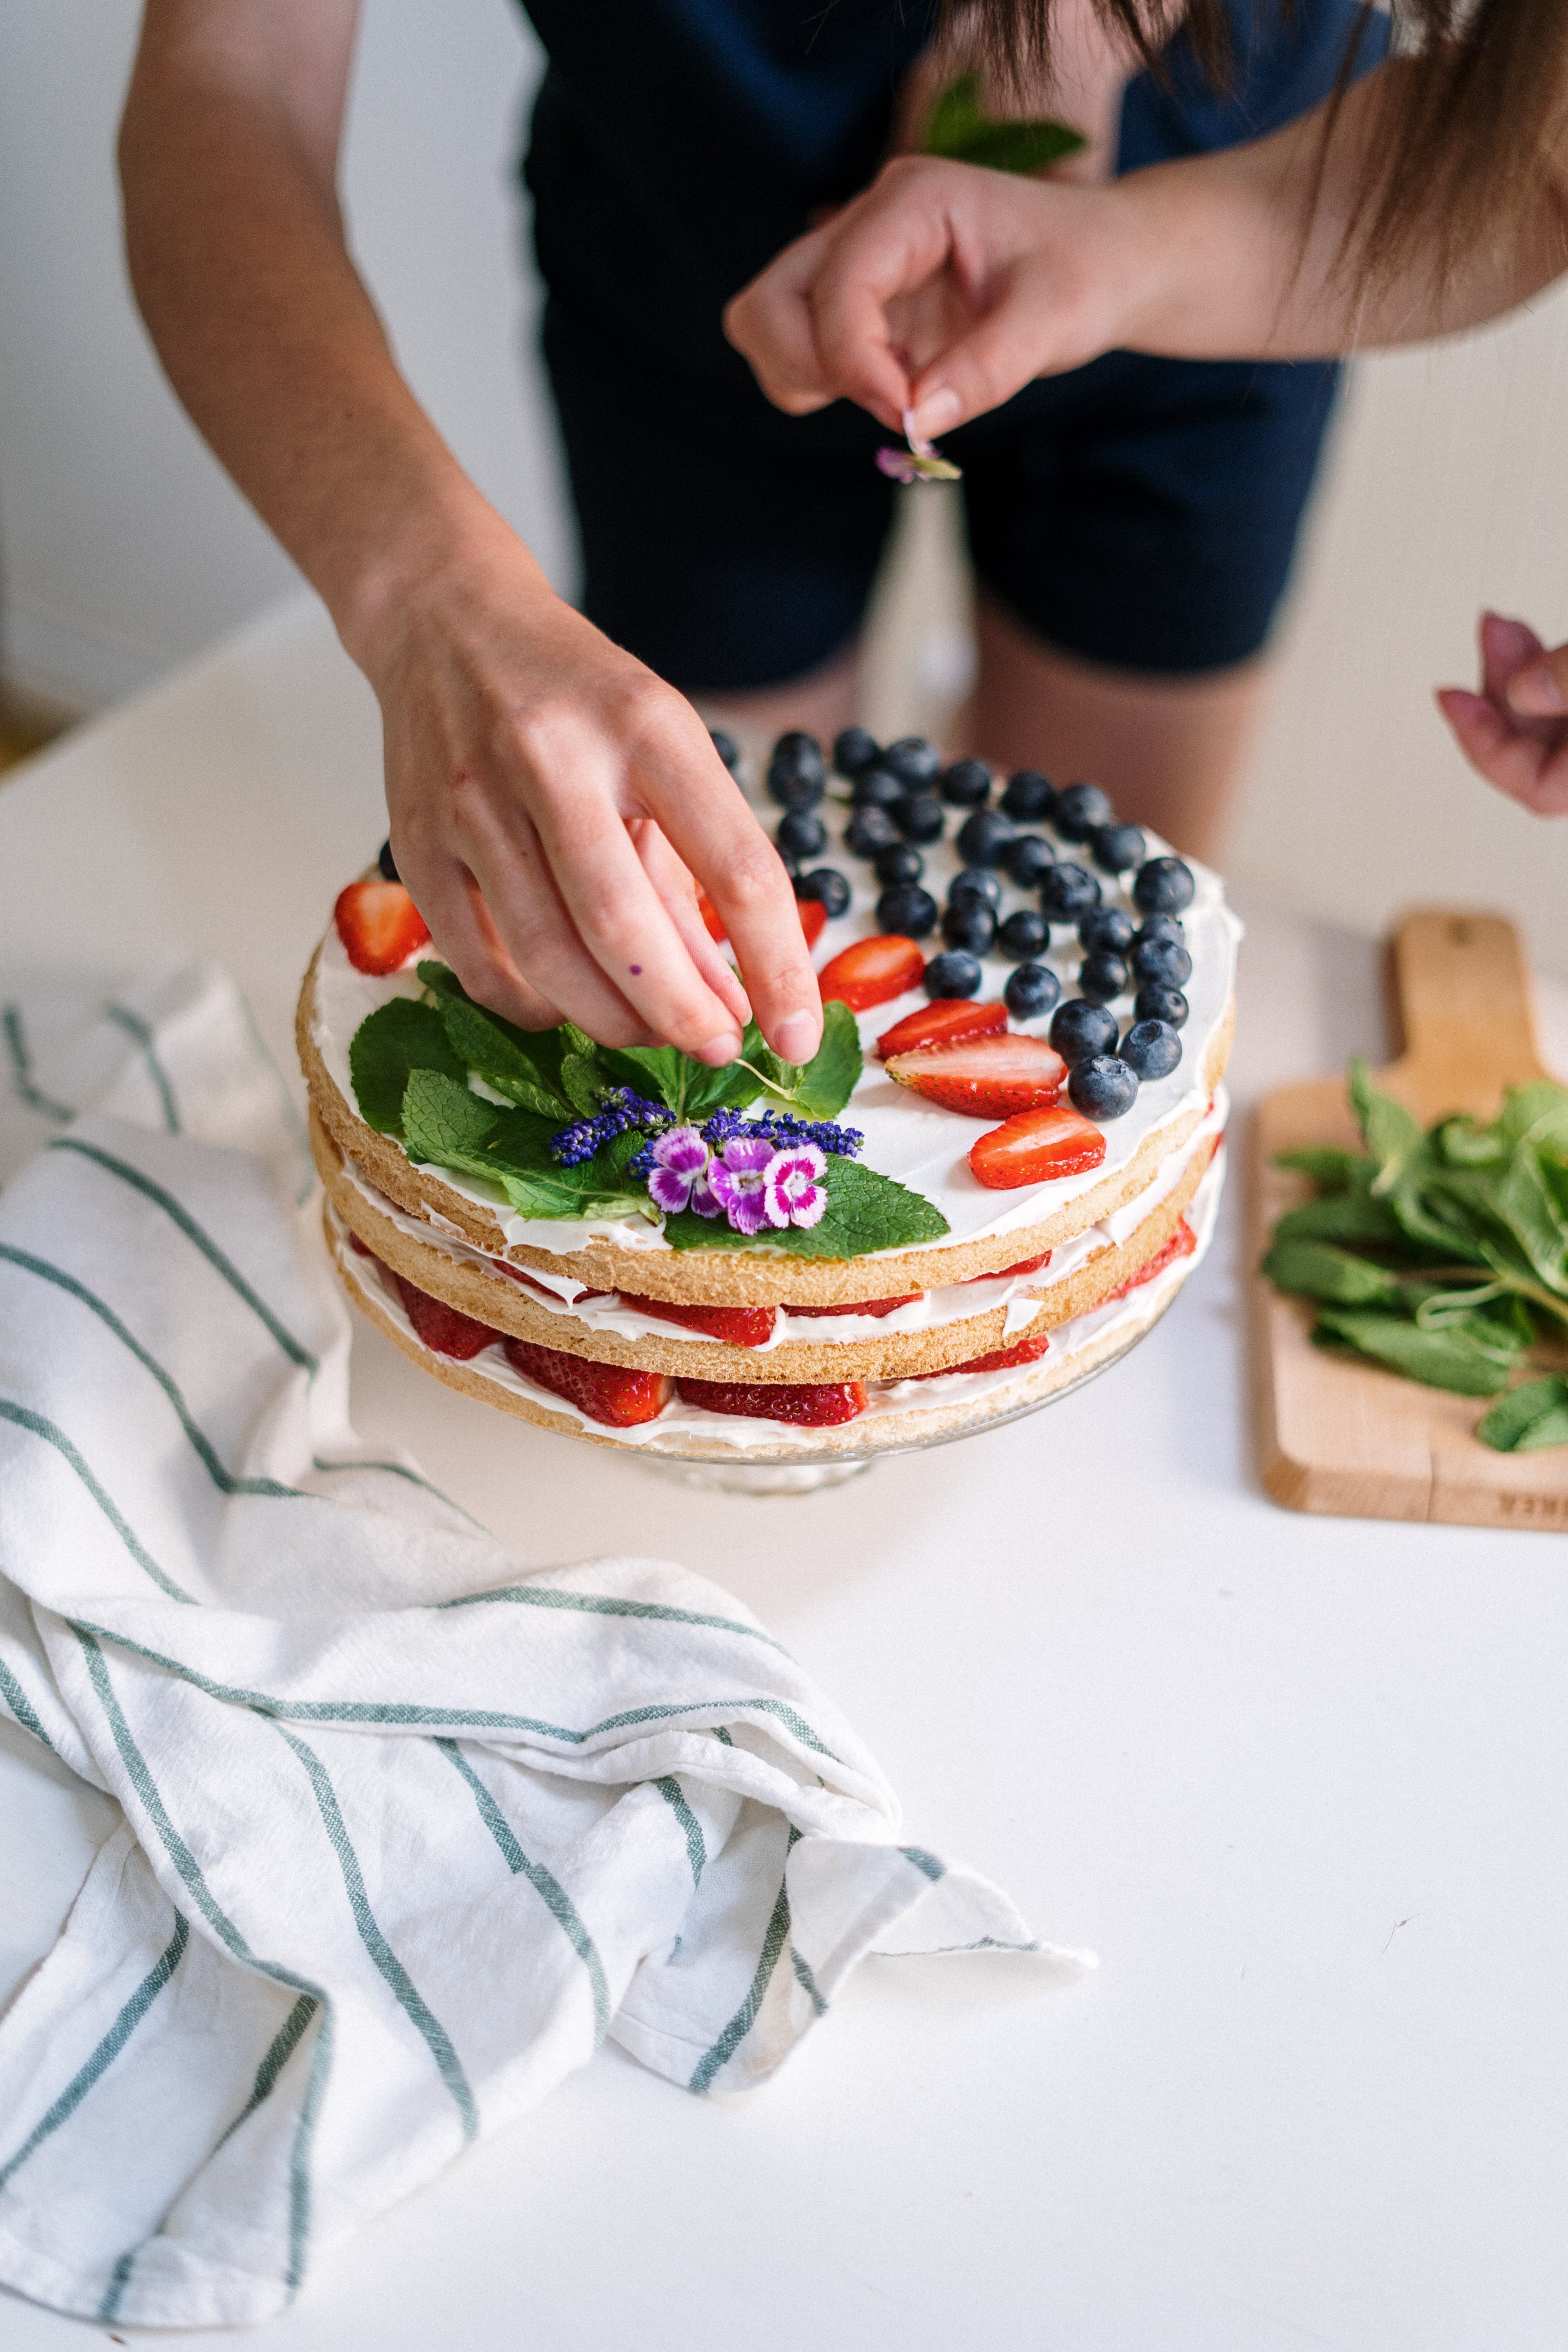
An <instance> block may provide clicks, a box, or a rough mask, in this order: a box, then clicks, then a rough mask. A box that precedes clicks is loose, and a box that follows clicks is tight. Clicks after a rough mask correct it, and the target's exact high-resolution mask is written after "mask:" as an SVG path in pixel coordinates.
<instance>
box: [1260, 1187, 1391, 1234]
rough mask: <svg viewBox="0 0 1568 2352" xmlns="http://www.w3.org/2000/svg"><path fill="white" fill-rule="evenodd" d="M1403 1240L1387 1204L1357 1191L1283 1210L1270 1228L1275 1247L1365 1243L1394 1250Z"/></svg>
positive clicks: (1339, 1193)
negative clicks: (1281, 1244)
mask: <svg viewBox="0 0 1568 2352" xmlns="http://www.w3.org/2000/svg"><path fill="white" fill-rule="evenodd" d="M1404 1238H1405V1235H1404V1228H1403V1227H1402V1226H1401V1224H1400V1223H1399V1220H1398V1218H1397V1217H1396V1216H1395V1215H1394V1212H1393V1210H1392V1209H1391V1208H1390V1207H1389V1205H1388V1203H1387V1202H1386V1201H1378V1200H1374V1199H1373V1196H1372V1194H1371V1193H1370V1192H1363V1191H1362V1190H1360V1189H1359V1188H1358V1189H1357V1190H1355V1191H1353V1192H1331V1193H1330V1194H1329V1195H1328V1197H1327V1199H1326V1200H1321V1201H1304V1202H1302V1204H1301V1206H1300V1208H1299V1209H1287V1210H1286V1212H1285V1213H1284V1215H1283V1216H1282V1217H1281V1218H1280V1219H1279V1223H1278V1224H1277V1225H1276V1226H1275V1228H1274V1239H1275V1241H1276V1243H1279V1242H1294V1241H1303V1242H1305V1241H1314V1242H1366V1243H1370V1244H1373V1245H1375V1246H1377V1247H1379V1248H1385V1249H1397V1248H1398V1246H1399V1244H1400V1243H1401V1242H1402V1241H1403V1240H1404Z"/></svg>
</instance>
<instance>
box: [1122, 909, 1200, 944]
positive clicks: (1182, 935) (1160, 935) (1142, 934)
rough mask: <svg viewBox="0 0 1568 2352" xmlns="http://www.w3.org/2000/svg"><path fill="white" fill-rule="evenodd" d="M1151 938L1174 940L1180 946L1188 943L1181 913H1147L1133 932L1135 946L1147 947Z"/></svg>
mask: <svg viewBox="0 0 1568 2352" xmlns="http://www.w3.org/2000/svg"><path fill="white" fill-rule="evenodd" d="M1150 940H1175V942H1176V945H1177V946H1178V947H1179V948H1182V947H1185V945H1186V943H1187V935H1186V932H1185V931H1184V929H1182V919H1181V917H1180V916H1179V915H1146V916H1145V917H1144V919H1143V920H1142V923H1140V925H1139V926H1138V929H1136V930H1135V931H1134V932H1133V934H1132V944H1133V946H1134V947H1135V948H1142V947H1147V946H1148V944H1149V942H1150Z"/></svg>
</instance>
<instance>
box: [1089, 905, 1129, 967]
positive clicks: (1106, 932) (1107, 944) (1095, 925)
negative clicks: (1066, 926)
mask: <svg viewBox="0 0 1568 2352" xmlns="http://www.w3.org/2000/svg"><path fill="white" fill-rule="evenodd" d="M1078 938H1079V946H1080V947H1081V948H1083V949H1084V950H1085V951H1086V952H1087V953H1088V954H1090V955H1092V954H1094V953H1095V951H1096V950H1100V953H1102V954H1104V955H1115V956H1124V955H1125V954H1126V953H1127V950H1128V949H1129V948H1130V947H1131V944H1132V925H1131V922H1130V921H1129V920H1128V918H1127V917H1126V916H1125V915H1124V914H1123V913H1122V912H1121V908H1119V907H1091V908H1089V912H1088V914H1087V915H1086V916H1085V917H1084V919H1083V920H1082V922H1081V923H1080V924H1079V927H1078Z"/></svg>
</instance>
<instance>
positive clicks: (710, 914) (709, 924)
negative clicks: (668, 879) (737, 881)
mask: <svg viewBox="0 0 1568 2352" xmlns="http://www.w3.org/2000/svg"><path fill="white" fill-rule="evenodd" d="M795 906H796V907H797V908H798V909H799V912H800V928H801V929H802V930H803V931H804V932H805V944H806V946H807V947H808V948H814V947H815V946H816V942H817V940H819V939H820V938H821V937H822V931H823V926H824V924H825V923H826V920H827V909H826V907H825V906H824V905H823V903H822V901H821V899H820V898H797V899H796V900H795ZM697 911H698V913H699V914H700V916H701V918H702V920H703V924H704V926H705V927H706V929H707V932H708V936H709V938H710V940H721V941H722V940H725V939H727V938H728V937H729V933H728V932H727V931H726V930H725V929H724V918H723V916H722V915H721V913H720V912H719V909H718V908H717V907H716V906H715V905H714V904H713V901H712V899H711V898H710V897H709V896H708V893H707V891H706V890H699V891H698V893H697Z"/></svg>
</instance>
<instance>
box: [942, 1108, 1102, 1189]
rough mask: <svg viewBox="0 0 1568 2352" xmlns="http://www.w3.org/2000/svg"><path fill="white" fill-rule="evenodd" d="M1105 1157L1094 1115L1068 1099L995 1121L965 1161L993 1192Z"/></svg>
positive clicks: (1077, 1172) (1043, 1180)
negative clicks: (1086, 1115)
mask: <svg viewBox="0 0 1568 2352" xmlns="http://www.w3.org/2000/svg"><path fill="white" fill-rule="evenodd" d="M1104 1158H1105V1138H1104V1136H1103V1135H1101V1133H1100V1129H1099V1128H1098V1127H1096V1126H1095V1124H1094V1121H1093V1120H1092V1119H1089V1118H1084V1117H1083V1116H1082V1114H1081V1113H1080V1112H1079V1111H1076V1110H1074V1109H1073V1108H1071V1107H1070V1105H1068V1104H1067V1103H1053V1104H1052V1105H1051V1107H1050V1108H1049V1109H1048V1110H1025V1111H1020V1112H1019V1113H1018V1115H1017V1117H1016V1118H1009V1119H1005V1120H1004V1121H1003V1123H1002V1125H1001V1126H1000V1127H994V1128H993V1129H991V1131H990V1133H989V1134H987V1135H983V1136H982V1137H981V1139H980V1140H979V1142H978V1143H976V1144H975V1145H973V1148H972V1150H971V1151H970V1154H969V1165H970V1167H971V1168H972V1169H973V1171H974V1173H975V1175H976V1176H977V1177H978V1179H979V1181H981V1183H982V1184H986V1185H989V1186H990V1188H991V1190H992V1191H993V1192H1013V1191H1015V1190H1016V1187H1017V1186H1018V1185H1020V1184H1048V1183H1050V1182H1051V1181H1053V1180H1054V1179H1055V1178H1057V1177H1058V1176H1081V1175H1082V1174H1083V1173H1084V1172H1085V1171H1086V1170H1088V1169H1090V1168H1098V1167H1099V1166H1100V1161H1101V1160H1103V1159H1104Z"/></svg>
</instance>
